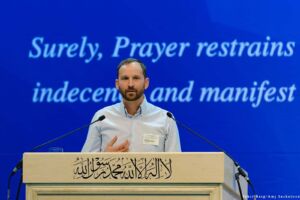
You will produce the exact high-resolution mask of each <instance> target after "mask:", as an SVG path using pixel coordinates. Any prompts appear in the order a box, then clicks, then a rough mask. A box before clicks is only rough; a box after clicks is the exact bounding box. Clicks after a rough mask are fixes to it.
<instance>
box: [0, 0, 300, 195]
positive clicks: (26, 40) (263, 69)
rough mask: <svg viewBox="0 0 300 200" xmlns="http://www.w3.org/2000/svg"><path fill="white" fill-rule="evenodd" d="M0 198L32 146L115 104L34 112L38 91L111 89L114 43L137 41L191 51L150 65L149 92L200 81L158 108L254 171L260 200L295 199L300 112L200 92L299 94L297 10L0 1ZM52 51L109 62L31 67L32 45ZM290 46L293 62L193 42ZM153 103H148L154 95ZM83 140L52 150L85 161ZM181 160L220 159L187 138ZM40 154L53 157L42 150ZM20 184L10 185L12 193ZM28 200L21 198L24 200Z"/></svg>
mask: <svg viewBox="0 0 300 200" xmlns="http://www.w3.org/2000/svg"><path fill="white" fill-rule="evenodd" d="M0 4H1V5H0V22H1V23H0V26H1V31H0V58H1V59H0V91H1V98H0V101H1V103H0V106H1V107H0V109H1V113H0V133H1V141H0V163H1V166H0V169H1V173H0V199H5V197H6V196H5V195H6V185H7V184H6V182H7V176H8V174H9V172H10V171H11V170H12V168H13V166H14V165H15V164H16V163H17V161H18V160H19V159H20V158H21V157H22V153H23V152H26V151H29V150H30V149H32V148H33V147H34V146H36V145H38V144H40V143H42V142H44V141H46V140H48V139H51V138H53V137H56V136H59V135H60V134H62V133H65V132H67V131H69V130H71V129H73V128H76V127H79V126H80V125H82V124H86V123H89V122H90V120H91V117H92V116H93V114H94V112H95V111H96V110H98V109H100V108H102V107H104V106H106V105H110V104H112V102H100V103H94V102H88V103H82V102H75V103H53V102H52V103H46V102H42V103H33V102H32V96H33V88H34V87H35V86H36V82H40V83H41V84H42V86H44V87H52V88H59V87H62V85H63V82H64V81H69V82H70V86H71V87H79V88H85V87H91V88H97V87H113V86H114V80H115V78H116V72H115V69H116V66H117V64H118V63H119V62H120V61H121V60H122V59H124V58H127V57H128V56H129V51H128V50H124V51H122V52H120V57H119V58H113V57H111V55H112V52H113V49H114V46H115V42H116V36H126V37H129V38H130V39H131V40H132V41H136V42H167V43H169V42H190V43H191V47H190V48H189V49H188V50H187V51H186V52H185V54H184V55H183V56H182V57H180V58H179V57H173V58H167V57H165V56H163V57H162V58H161V59H160V60H158V61H157V62H156V63H153V62H151V59H150V58H141V57H139V56H134V57H136V58H140V59H141V60H143V61H144V62H145V63H146V65H147V66H148V71H149V76H150V79H151V83H150V91H151V88H152V89H153V88H155V87H178V88H183V87H186V86H187V85H188V81H189V80H194V81H195V85H194V90H193V101H191V102H189V103H187V102H185V103H180V102H159V103H155V104H156V105H158V106H161V107H163V108H165V109H168V110H170V111H171V112H173V113H174V115H175V116H176V118H177V119H178V120H180V121H182V122H185V123H186V124H188V125H189V126H190V127H193V129H195V130H197V131H198V132H200V133H201V134H203V135H204V136H206V137H208V138H209V139H211V140H212V141H214V142H215V143H217V144H218V145H219V146H221V147H222V148H224V149H226V150H227V151H228V152H229V153H230V154H231V155H232V156H233V157H234V158H235V159H236V160H238V161H239V162H240V164H241V165H242V166H243V167H244V168H245V169H246V170H247V171H248V173H249V174H250V178H251V179H252V182H253V184H254V186H255V187H256V190H257V193H258V194H259V195H278V194H282V195H296V194H297V195H299V194H300V192H299V191H300V184H299V180H300V173H299V166H300V165H299V164H300V151H299V144H300V142H299V141H300V136H299V133H300V125H299V124H300V109H299V108H300V106H299V105H300V102H299V98H300V97H299V91H298V90H296V92H295V95H294V97H295V99H294V101H292V102H284V103H276V102H271V103H266V102H262V104H261V105H260V106H259V107H258V108H253V107H251V105H250V103H242V102H237V103H221V102H217V103H213V102H199V101H198V97H199V94H200V90H199V88H200V87H204V86H205V87H209V86H211V87H214V86H218V87H223V88H224V87H230V86H232V87H241V86H248V87H251V86H252V83H253V81H257V82H258V83H261V82H262V81H264V80H269V81H270V83H271V85H272V86H277V87H280V86H290V85H292V84H295V85H296V87H297V86H299V83H300V76H299V72H300V70H299V52H298V46H297V45H298V42H299V39H300V38H299V37H300V26H299V19H300V13H299V9H300V2H299V1H296V0H294V1H258V0H256V1H238V0H227V1H216V0H210V1H195V0H184V1H183V0H182V1H171V0H165V1H158V0H154V1H153V0H152V1H138V0H132V1H129V0H128V1H125V0H118V1H116V0H112V1H33V0H32V1H2V2H1V3H0ZM38 36H39V37H44V40H45V42H52V43H53V42H55V43H60V42H69V43H73V42H78V43H80V41H81V37H82V36H87V37H88V41H90V42H98V43H99V44H100V49H101V52H102V53H103V59H102V60H100V61H96V60H94V61H92V62H91V63H88V64H86V63H84V61H83V59H80V58H67V57H66V56H63V57H62V58H55V59H54V58H53V59H43V58H39V59H30V58H28V53H29V51H30V50H31V49H32V45H31V42H32V39H33V38H34V37H38ZM267 36H270V37H271V39H272V40H273V41H282V42H287V41H294V42H296V47H295V48H294V54H293V56H291V57H276V56H274V57H265V58H264V57H248V56H242V57H224V58H219V57H213V58H208V57H206V56H203V57H196V56H195V52H196V47H195V44H196V43H197V42H203V41H207V42H213V41H216V42H223V41H232V40H234V39H237V40H238V41H250V42H251V41H265V40H266V37H267ZM147 95H149V92H148V93H147ZM86 132H87V130H83V131H81V132H80V133H77V134H75V135H72V136H71V137H69V138H67V139H64V140H63V141H60V142H58V143H56V144H54V145H53V146H61V147H63V148H64V151H66V152H77V151H80V149H81V147H82V145H83V143H84V140H85V137H86ZM180 137H181V142H182V149H183V151H214V149H213V148H212V147H209V146H208V145H207V144H205V143H204V142H203V141H201V140H200V139H198V138H196V137H195V136H193V135H191V134H189V133H188V132H187V131H186V130H184V129H181V128H180ZM41 151H47V148H45V149H42V150H41ZM16 185H17V176H16V177H14V181H13V193H15V188H16ZM21 199H24V196H22V198H21Z"/></svg>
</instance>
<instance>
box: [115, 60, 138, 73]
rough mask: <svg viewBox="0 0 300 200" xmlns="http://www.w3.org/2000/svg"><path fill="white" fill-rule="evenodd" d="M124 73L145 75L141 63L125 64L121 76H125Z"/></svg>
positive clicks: (121, 69)
mask: <svg viewBox="0 0 300 200" xmlns="http://www.w3.org/2000/svg"><path fill="white" fill-rule="evenodd" d="M124 73H136V74H143V69H142V67H141V65H140V64H139V63H137V62H132V63H128V64H124V65H122V66H121V67H120V69H119V74H124Z"/></svg>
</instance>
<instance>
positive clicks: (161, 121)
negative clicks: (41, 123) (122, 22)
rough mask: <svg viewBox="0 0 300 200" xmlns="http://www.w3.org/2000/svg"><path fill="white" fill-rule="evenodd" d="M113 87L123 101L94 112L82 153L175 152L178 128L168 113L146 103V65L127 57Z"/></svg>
mask: <svg viewBox="0 0 300 200" xmlns="http://www.w3.org/2000/svg"><path fill="white" fill-rule="evenodd" d="M117 77H118V78H117V79H116V82H115V85H116V88H117V89H118V90H119V92H120V93H121V95H122V101H121V102H120V103H117V104H115V105H112V106H108V107H105V108H103V109H101V110H99V111H97V112H96V114H95V115H94V117H93V119H92V121H94V120H96V119H98V118H99V117H100V116H102V115H104V116H105V119H104V120H103V121H101V122H97V123H95V124H93V125H91V126H90V128H89V132H88V136H87V139H86V142H85V144H84V146H83V148H82V152H98V151H104V152H178V151H181V147H180V141H179V135H178V129H177V126H176V123H175V122H174V120H173V119H171V118H169V117H168V116H167V111H166V110H163V109H161V108H159V107H156V106H154V105H152V104H150V103H148V102H147V100H146V97H145V96H144V90H146V89H147V88H148V87H149V78H148V77H147V73H146V67H145V65H144V64H143V63H142V62H141V61H139V60H137V59H132V58H128V59H126V60H124V61H122V62H121V63H120V64H119V65H118V68H117Z"/></svg>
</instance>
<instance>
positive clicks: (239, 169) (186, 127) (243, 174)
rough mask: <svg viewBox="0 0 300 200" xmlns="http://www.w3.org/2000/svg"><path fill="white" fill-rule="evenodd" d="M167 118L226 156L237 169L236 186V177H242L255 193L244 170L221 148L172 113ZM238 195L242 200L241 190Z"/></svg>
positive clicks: (168, 113)
mask: <svg viewBox="0 0 300 200" xmlns="http://www.w3.org/2000/svg"><path fill="white" fill-rule="evenodd" d="M167 116H168V117H169V118H171V119H173V120H174V121H175V122H176V123H177V124H179V125H180V126H181V127H183V128H185V129H186V130H187V131H188V132H190V133H192V134H194V135H195V136H197V137H198V138H200V139H202V140H204V141H205V142H206V143H208V144H209V145H211V146H213V147H214V148H215V149H217V150H218V151H221V152H223V153H224V154H225V155H227V156H228V157H229V158H230V159H231V160H232V161H233V163H234V165H235V167H236V169H237V171H238V172H237V173H236V176H235V178H236V179H237V182H238V184H240V183H239V181H238V175H241V176H243V177H244V178H245V180H246V181H247V182H248V184H249V185H250V187H251V188H252V190H253V192H254V193H255V190H254V187H253V185H252V183H251V181H250V178H249V176H248V175H247V173H246V172H245V170H244V169H243V168H242V167H241V166H240V165H239V163H238V162H237V161H236V160H235V159H233V157H232V156H231V155H230V154H229V153H227V152H226V151H225V150H224V149H223V148H221V147H219V146H218V145H217V144H215V143H214V142H212V141H210V140H209V139H207V138H206V137H204V136H203V135H201V134H200V133H198V132H196V131H194V130H193V129H191V128H190V127H188V126H187V125H185V124H184V123H182V122H180V121H178V120H176V119H175V118H174V116H173V114H172V113H170V112H167ZM239 189H240V185H239ZM240 194H241V199H243V196H242V193H241V189H240ZM254 196H256V195H254ZM255 199H256V198H255Z"/></svg>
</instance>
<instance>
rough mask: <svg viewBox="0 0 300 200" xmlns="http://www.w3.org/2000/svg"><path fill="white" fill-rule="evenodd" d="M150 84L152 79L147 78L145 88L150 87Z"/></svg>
mask: <svg viewBox="0 0 300 200" xmlns="http://www.w3.org/2000/svg"><path fill="white" fill-rule="evenodd" d="M149 84H150V79H149V78H145V90H146V89H147V88H148V87H149Z"/></svg>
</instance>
